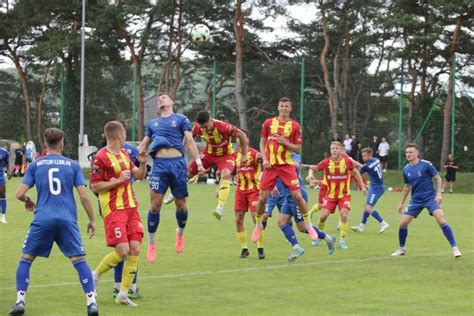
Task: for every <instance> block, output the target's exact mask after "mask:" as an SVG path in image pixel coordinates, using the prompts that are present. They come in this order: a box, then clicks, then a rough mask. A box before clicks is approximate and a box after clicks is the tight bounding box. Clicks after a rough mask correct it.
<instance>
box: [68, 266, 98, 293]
mask: <svg viewBox="0 0 474 316" xmlns="http://www.w3.org/2000/svg"><path fill="white" fill-rule="evenodd" d="M72 265H73V266H74V268H76V270H77V274H79V283H81V285H82V289H83V290H84V293H86V294H88V293H91V292H94V280H93V279H92V272H91V269H90V268H89V265H87V261H86V258H81V259H77V260H75V261H73V262H72Z"/></svg>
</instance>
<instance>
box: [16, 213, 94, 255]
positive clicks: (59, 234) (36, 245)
mask: <svg viewBox="0 0 474 316" xmlns="http://www.w3.org/2000/svg"><path fill="white" fill-rule="evenodd" d="M54 242H56V244H57V245H58V247H59V249H61V252H62V253H63V254H64V255H65V256H66V257H76V256H84V255H85V254H86V253H85V252H84V247H83V246H82V240H81V234H80V232H79V227H78V226H77V223H74V222H67V221H54V220H51V221H33V222H32V223H31V225H30V230H29V231H28V233H27V234H26V237H25V242H24V243H23V250H22V251H23V252H24V253H26V254H29V255H31V256H35V257H45V258H48V257H49V254H50V253H51V249H52V248H53V244H54Z"/></svg>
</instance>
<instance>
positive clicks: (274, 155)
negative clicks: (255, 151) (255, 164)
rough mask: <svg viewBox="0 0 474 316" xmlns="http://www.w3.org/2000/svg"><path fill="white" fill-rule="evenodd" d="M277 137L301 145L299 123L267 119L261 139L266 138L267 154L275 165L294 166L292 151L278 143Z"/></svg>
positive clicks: (275, 118) (290, 120) (289, 120)
mask: <svg viewBox="0 0 474 316" xmlns="http://www.w3.org/2000/svg"><path fill="white" fill-rule="evenodd" d="M276 135H280V136H283V137H285V138H286V139H288V141H289V142H290V143H292V144H301V143H302V139H301V127H300V124H298V122H296V121H294V120H292V119H288V120H287V121H280V120H279V119H278V118H277V117H274V118H271V119H267V120H265V122H264V123H263V126H262V133H261V137H263V138H266V140H267V144H266V147H265V154H266V156H267V158H268V159H269V162H270V164H271V165H272V166H273V165H293V160H292V159H291V150H289V149H288V148H287V147H286V146H284V145H282V144H280V143H278V141H277V138H276V137H275V136H276Z"/></svg>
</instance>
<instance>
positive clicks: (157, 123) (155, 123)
mask: <svg viewBox="0 0 474 316" xmlns="http://www.w3.org/2000/svg"><path fill="white" fill-rule="evenodd" d="M186 131H189V132H192V127H191V122H190V121H189V119H188V118H187V117H186V116H184V115H182V114H176V113H173V114H172V115H170V116H168V117H159V118H156V119H153V120H151V121H150V122H149V123H148V125H147V128H146V131H145V136H148V137H150V138H151V140H152V143H151V145H150V149H149V152H150V154H151V155H152V156H153V155H154V153H155V152H157V151H158V150H160V149H161V148H176V149H177V150H179V151H180V152H181V153H182V154H183V156H184V146H183V139H184V132H186Z"/></svg>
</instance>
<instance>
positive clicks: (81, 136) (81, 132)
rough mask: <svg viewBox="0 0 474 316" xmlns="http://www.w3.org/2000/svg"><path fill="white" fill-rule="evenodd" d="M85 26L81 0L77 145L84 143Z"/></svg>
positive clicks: (84, 5) (83, 4)
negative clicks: (79, 93) (79, 92)
mask: <svg viewBox="0 0 474 316" xmlns="http://www.w3.org/2000/svg"><path fill="white" fill-rule="evenodd" d="M85 28H86V0H82V28H81V96H80V115H79V146H82V145H83V144H84V64H85V59H86V56H85V44H84V42H85V32H86V30H85Z"/></svg>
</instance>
